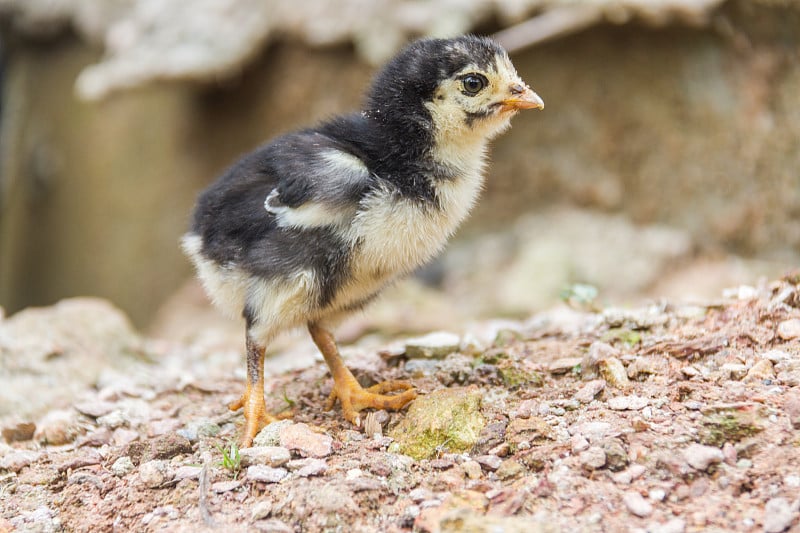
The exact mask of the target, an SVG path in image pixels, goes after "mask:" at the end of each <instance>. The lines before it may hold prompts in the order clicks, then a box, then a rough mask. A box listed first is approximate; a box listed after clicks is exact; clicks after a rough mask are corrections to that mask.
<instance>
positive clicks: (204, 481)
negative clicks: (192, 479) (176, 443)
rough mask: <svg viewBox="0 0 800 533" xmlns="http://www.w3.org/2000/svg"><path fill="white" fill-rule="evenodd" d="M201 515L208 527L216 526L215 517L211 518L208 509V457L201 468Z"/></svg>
mask: <svg viewBox="0 0 800 533" xmlns="http://www.w3.org/2000/svg"><path fill="white" fill-rule="evenodd" d="M199 489H200V502H199V506H200V516H202V517H203V522H205V523H206V525H207V526H208V527H212V528H213V527H215V526H216V524H215V523H214V519H212V518H211V512H210V511H209V510H208V459H206V460H205V461H203V468H202V469H201V470H200V483H199Z"/></svg>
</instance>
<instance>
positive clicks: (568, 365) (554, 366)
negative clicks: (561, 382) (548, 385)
mask: <svg viewBox="0 0 800 533" xmlns="http://www.w3.org/2000/svg"><path fill="white" fill-rule="evenodd" d="M582 362H583V359H582V358H580V357H562V358H560V359H556V360H555V361H552V362H551V363H550V364H549V365H547V370H548V371H550V373H551V374H566V373H568V372H571V371H572V369H573V368H575V367H577V366H578V365H580V364H581V363H582Z"/></svg>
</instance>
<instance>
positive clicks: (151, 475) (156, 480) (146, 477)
mask: <svg viewBox="0 0 800 533" xmlns="http://www.w3.org/2000/svg"><path fill="white" fill-rule="evenodd" d="M168 468H169V467H168V463H167V461H164V460H161V459H155V460H152V461H147V462H146V463H142V464H141V465H139V479H140V480H141V482H142V483H143V484H144V486H145V487H147V488H150V489H157V488H159V487H161V486H163V485H164V483H166V482H167V481H168V480H169V479H171V478H172V476H170V475H169V474H168Z"/></svg>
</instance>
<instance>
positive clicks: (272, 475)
mask: <svg viewBox="0 0 800 533" xmlns="http://www.w3.org/2000/svg"><path fill="white" fill-rule="evenodd" d="M288 475H289V472H288V471H287V470H286V469H285V468H272V467H270V466H265V465H253V466H250V467H248V468H247V478H248V479H250V480H252V481H260V482H262V483H277V482H279V481H280V480H282V479H283V478H285V477H286V476H288Z"/></svg>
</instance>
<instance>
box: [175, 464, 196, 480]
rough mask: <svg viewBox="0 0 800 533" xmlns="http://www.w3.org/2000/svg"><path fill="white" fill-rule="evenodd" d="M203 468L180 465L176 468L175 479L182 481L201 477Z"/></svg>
mask: <svg viewBox="0 0 800 533" xmlns="http://www.w3.org/2000/svg"><path fill="white" fill-rule="evenodd" d="M202 470H203V467H201V466H191V465H185V466H179V467H178V468H176V469H175V478H174V479H175V480H177V481H182V480H184V479H199V478H200V472H201V471H202Z"/></svg>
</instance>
